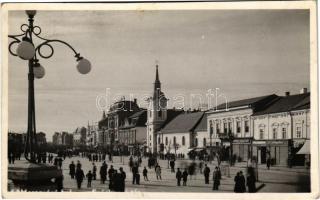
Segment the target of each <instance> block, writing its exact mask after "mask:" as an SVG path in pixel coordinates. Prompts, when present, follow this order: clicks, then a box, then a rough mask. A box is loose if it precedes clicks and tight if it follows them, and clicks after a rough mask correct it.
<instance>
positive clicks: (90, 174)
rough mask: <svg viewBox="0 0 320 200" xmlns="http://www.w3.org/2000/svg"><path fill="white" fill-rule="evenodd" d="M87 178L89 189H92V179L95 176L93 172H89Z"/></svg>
mask: <svg viewBox="0 0 320 200" xmlns="http://www.w3.org/2000/svg"><path fill="white" fill-rule="evenodd" d="M86 177H87V179H88V185H87V187H88V188H90V187H91V182H92V178H93V174H92V173H91V170H89V172H88V173H87V175H86Z"/></svg>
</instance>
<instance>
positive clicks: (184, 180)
mask: <svg viewBox="0 0 320 200" xmlns="http://www.w3.org/2000/svg"><path fill="white" fill-rule="evenodd" d="M187 180H188V172H187V169H184V171H183V173H182V181H183V186H187Z"/></svg>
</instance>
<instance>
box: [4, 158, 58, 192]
mask: <svg viewBox="0 0 320 200" xmlns="http://www.w3.org/2000/svg"><path fill="white" fill-rule="evenodd" d="M8 179H10V180H11V181H12V183H13V187H12V188H10V190H26V191H57V190H58V191H59V190H60V189H61V187H62V170H59V169H58V168H57V167H56V166H52V165H46V164H37V163H30V162H28V161H22V162H16V163H15V164H14V165H9V167H8Z"/></svg>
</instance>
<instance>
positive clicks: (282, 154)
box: [266, 140, 289, 166]
mask: <svg viewBox="0 0 320 200" xmlns="http://www.w3.org/2000/svg"><path fill="white" fill-rule="evenodd" d="M266 145H267V147H268V149H267V152H268V154H270V159H271V165H281V166H287V165H288V155H289V142H288V140H269V141H266Z"/></svg>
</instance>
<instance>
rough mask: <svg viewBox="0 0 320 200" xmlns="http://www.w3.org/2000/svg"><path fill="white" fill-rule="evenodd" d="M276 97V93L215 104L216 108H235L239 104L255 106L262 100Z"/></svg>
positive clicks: (239, 105)
mask: <svg viewBox="0 0 320 200" xmlns="http://www.w3.org/2000/svg"><path fill="white" fill-rule="evenodd" d="M275 98H277V95H275V94H272V95H267V96H261V97H254V98H250V99H242V100H237V101H231V102H227V103H223V104H220V105H218V106H217V109H218V110H222V109H226V108H235V107H241V106H257V105H258V104H259V103H260V102H264V101H270V100H272V99H275Z"/></svg>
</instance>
